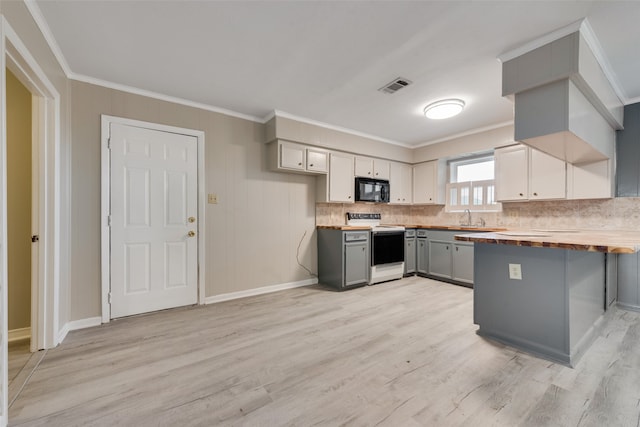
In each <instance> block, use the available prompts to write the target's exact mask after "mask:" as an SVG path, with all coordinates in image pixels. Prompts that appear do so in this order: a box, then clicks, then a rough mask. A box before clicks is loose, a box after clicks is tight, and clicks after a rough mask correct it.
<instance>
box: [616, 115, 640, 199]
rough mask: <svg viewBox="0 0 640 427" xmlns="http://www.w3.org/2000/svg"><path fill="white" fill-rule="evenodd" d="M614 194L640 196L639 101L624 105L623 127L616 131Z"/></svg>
mask: <svg viewBox="0 0 640 427" xmlns="http://www.w3.org/2000/svg"><path fill="white" fill-rule="evenodd" d="M616 162H617V165H616V196H617V197H638V196H640V103H636V104H631V105H627V106H625V107H624V129H623V130H619V131H617V132H616Z"/></svg>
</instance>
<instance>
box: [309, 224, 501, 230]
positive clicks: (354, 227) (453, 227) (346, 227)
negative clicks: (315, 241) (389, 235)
mask: <svg viewBox="0 0 640 427" xmlns="http://www.w3.org/2000/svg"><path fill="white" fill-rule="evenodd" d="M383 225H396V226H400V227H404V228H423V229H424V228H426V229H431V230H452V231H476V230H477V231H505V230H506V228H496V227H473V226H472V227H465V226H462V225H425V224H421V225H415V224H409V225H406V224H383ZM316 228H323V229H327V230H346V231H350V230H371V227H369V226H368V225H317V226H316Z"/></svg>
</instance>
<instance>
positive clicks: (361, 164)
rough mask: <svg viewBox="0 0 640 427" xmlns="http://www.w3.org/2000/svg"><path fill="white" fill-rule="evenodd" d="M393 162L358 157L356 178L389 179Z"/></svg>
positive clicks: (356, 160)
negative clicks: (390, 166) (390, 165)
mask: <svg viewBox="0 0 640 427" xmlns="http://www.w3.org/2000/svg"><path fill="white" fill-rule="evenodd" d="M390 163H391V162H389V161H387V160H381V159H372V158H371V157H363V156H356V158H355V176H362V177H368V178H375V179H386V180H388V179H389V164H390Z"/></svg>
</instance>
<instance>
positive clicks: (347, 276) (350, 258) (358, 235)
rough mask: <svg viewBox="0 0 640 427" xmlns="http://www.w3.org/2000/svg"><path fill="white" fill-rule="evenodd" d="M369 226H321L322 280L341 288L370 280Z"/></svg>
mask: <svg viewBox="0 0 640 427" xmlns="http://www.w3.org/2000/svg"><path fill="white" fill-rule="evenodd" d="M370 235H371V233H370V232H369V231H368V230H363V231H345V230H338V229H324V228H321V229H318V281H319V283H320V284H321V285H326V286H331V287H333V288H335V289H338V290H344V289H349V288H353V287H356V286H363V285H366V284H367V283H368V282H369V270H370V261H369V260H370V258H369V256H370V246H369V245H370Z"/></svg>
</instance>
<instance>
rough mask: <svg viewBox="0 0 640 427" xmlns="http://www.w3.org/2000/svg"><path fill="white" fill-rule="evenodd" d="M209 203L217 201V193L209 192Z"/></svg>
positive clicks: (213, 203) (212, 203)
mask: <svg viewBox="0 0 640 427" xmlns="http://www.w3.org/2000/svg"><path fill="white" fill-rule="evenodd" d="M208 200H209V204H211V205H215V204H216V203H218V195H217V194H213V193H212V194H209V199H208Z"/></svg>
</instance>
